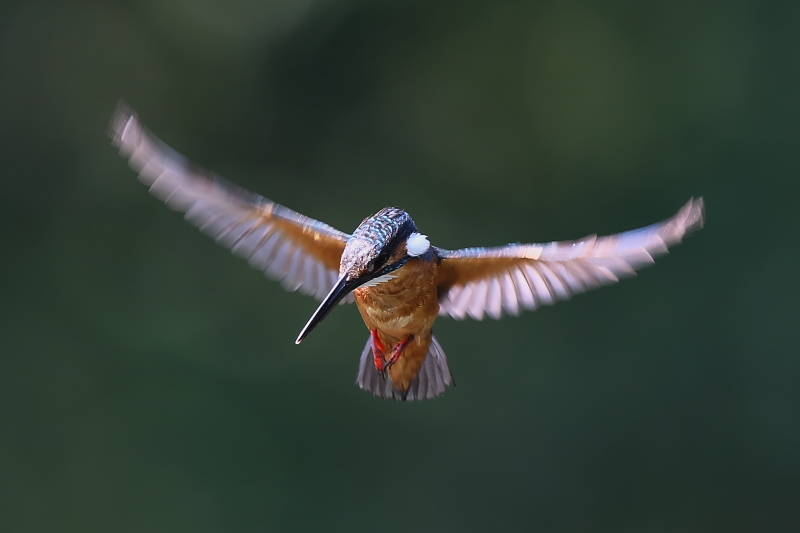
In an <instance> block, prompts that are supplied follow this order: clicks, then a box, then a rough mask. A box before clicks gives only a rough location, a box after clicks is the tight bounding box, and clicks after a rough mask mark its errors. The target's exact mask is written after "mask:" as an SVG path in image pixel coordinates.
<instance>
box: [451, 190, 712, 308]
mask: <svg viewBox="0 0 800 533" xmlns="http://www.w3.org/2000/svg"><path fill="white" fill-rule="evenodd" d="M704 214H705V207H704V204H703V199H702V198H692V199H691V200H689V202H688V203H687V204H686V205H684V206H683V207H682V208H681V210H680V211H678V213H677V214H676V215H675V216H673V217H672V218H670V219H668V220H665V221H663V222H659V223H658V224H653V225H652V226H647V227H646V228H642V229H638V230H633V231H626V232H624V233H618V234H616V235H609V236H607V237H597V236H594V235H593V236H589V237H586V238H584V239H581V240H578V241H572V242H551V243H549V244H510V245H508V246H501V247H497V248H467V249H463V250H452V251H451V250H442V249H437V252H438V254H439V256H440V257H441V258H442V263H441V267H440V268H439V271H438V274H437V276H438V277H437V285H438V288H439V300H440V302H439V305H440V309H439V314H442V315H450V316H452V317H453V318H456V319H463V318H466V317H467V316H468V315H469V316H471V317H472V318H474V319H477V320H481V319H483V317H484V315H488V316H490V317H492V318H500V317H501V316H502V314H503V310H504V309H505V311H506V313H508V314H511V315H517V314H519V313H520V311H522V310H523V309H531V310H532V309H536V308H537V307H539V306H540V305H551V304H553V303H555V302H556V301H558V300H566V299H568V298H570V297H571V296H572V295H573V294H580V293H582V292H585V291H587V290H589V289H593V288H595V287H600V286H602V285H609V284H611V283H616V282H617V281H618V280H619V279H621V278H624V277H628V276H633V275H635V274H636V270H638V269H640V268H643V267H645V266H647V265H649V264H651V263H653V258H654V257H656V256H658V255H661V254H664V253H666V252H667V248H668V247H670V246H673V245H675V244H678V243H679V242H681V239H683V237H684V236H685V235H687V234H688V233H690V232H692V231H695V230H698V229H700V228H701V227H702V226H703V217H704Z"/></svg>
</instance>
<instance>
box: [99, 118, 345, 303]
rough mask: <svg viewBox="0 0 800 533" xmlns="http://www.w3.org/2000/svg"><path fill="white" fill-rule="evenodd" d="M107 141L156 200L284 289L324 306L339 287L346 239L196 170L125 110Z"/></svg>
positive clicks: (294, 213)
mask: <svg viewBox="0 0 800 533" xmlns="http://www.w3.org/2000/svg"><path fill="white" fill-rule="evenodd" d="M109 136H110V137H111V139H112V142H113V144H114V145H115V146H116V147H117V148H119V151H120V154H121V155H122V156H124V157H126V158H127V159H128V163H129V164H130V166H131V168H133V169H134V170H135V171H137V172H138V173H139V180H140V181H141V182H142V183H144V184H145V185H147V186H148V187H149V188H150V192H151V193H152V194H153V196H155V197H156V198H158V199H160V200H163V201H164V202H165V203H166V204H167V205H168V206H169V207H171V208H172V209H175V210H176V211H181V212H183V213H185V214H184V218H185V219H186V220H188V221H189V222H190V223H192V224H193V225H195V226H197V227H198V228H200V230H201V231H203V232H204V233H206V234H207V235H209V236H211V237H213V238H214V239H215V240H216V241H217V242H218V243H220V244H223V245H224V246H227V247H228V248H230V249H231V251H233V253H235V254H237V255H240V256H242V257H244V258H246V259H247V260H248V262H249V263H250V264H251V265H252V266H253V267H255V268H258V269H261V270H263V271H264V273H265V274H266V275H267V276H268V277H270V278H273V279H277V280H282V281H283V286H284V287H285V288H286V289H288V290H290V291H294V290H300V292H303V293H305V294H309V295H312V296H314V297H316V298H317V299H318V300H322V299H323V298H324V297H325V295H326V294H327V293H328V291H329V290H330V289H331V287H333V285H334V284H335V282H336V279H337V277H338V274H339V259H340V258H341V255H342V251H344V246H345V244H346V243H347V238H348V237H349V235H347V234H346V233H342V232H341V231H338V230H336V229H334V228H332V227H330V226H328V225H327V224H323V223H322V222H319V221H317V220H314V219H311V218H308V217H305V216H303V215H301V214H300V213H296V212H294V211H292V210H291V209H288V208H286V207H283V206H282V205H279V204H276V203H274V202H272V201H270V200H268V199H266V198H264V197H262V196H259V195H257V194H254V193H251V192H248V191H246V190H244V189H241V188H239V187H237V186H235V185H233V184H231V183H229V182H227V181H225V180H224V179H222V178H220V177H219V176H217V175H216V174H213V173H212V172H209V171H207V170H205V169H203V168H200V167H198V166H196V165H194V164H192V163H191V162H190V161H188V160H187V159H186V158H184V157H183V156H182V155H180V154H179V153H177V152H175V151H174V150H172V149H171V148H170V147H169V146H167V145H166V144H164V143H163V142H161V141H160V140H159V139H158V138H157V137H156V136H155V135H153V134H152V133H151V132H150V130H148V129H147V128H145V127H144V126H143V125H142V123H141V122H140V121H139V117H137V116H136V114H135V113H134V112H133V111H132V110H131V109H129V108H128V107H127V106H126V105H125V104H120V105H119V107H118V108H117V110H116V112H115V113H114V117H113V118H112V120H111V124H110V126H109ZM351 300H352V297H351Z"/></svg>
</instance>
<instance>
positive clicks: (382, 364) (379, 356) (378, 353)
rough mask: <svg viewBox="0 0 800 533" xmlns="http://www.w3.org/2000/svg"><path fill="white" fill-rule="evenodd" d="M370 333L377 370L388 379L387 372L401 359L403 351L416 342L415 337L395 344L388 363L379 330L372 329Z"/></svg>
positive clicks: (412, 336)
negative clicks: (412, 342)
mask: <svg viewBox="0 0 800 533" xmlns="http://www.w3.org/2000/svg"><path fill="white" fill-rule="evenodd" d="M370 333H372V356H373V358H374V360H375V370H377V371H378V374H380V375H381V377H382V378H383V379H386V371H387V370H389V368H390V367H391V366H392V365H393V364H395V363H396V362H397V360H398V359H400V356H401V355H403V350H405V349H406V346H408V345H409V344H410V343H411V341H413V340H414V335H409V336H408V337H406V338H405V339H403V340H402V341H400V342H398V343H397V344H395V345H394V348H392V351H391V353H390V354H389V360H388V361H387V360H386V347H385V346H384V345H383V341H381V338H380V337H379V336H378V330H377V329H371V330H370Z"/></svg>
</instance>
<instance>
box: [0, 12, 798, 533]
mask: <svg viewBox="0 0 800 533" xmlns="http://www.w3.org/2000/svg"><path fill="white" fill-rule="evenodd" d="M798 29H800V4H798V3H797V2H788V1H787V2H770V3H759V2H746V1H736V0H734V1H726V2H722V1H701V2H695V1H691V2H690V1H685V0H678V1H675V2H662V3H658V4H653V5H646V4H643V3H641V2H636V1H633V0H620V1H614V2H588V1H578V0H575V1H568V2H556V1H542V2H518V1H510V0H505V1H503V0H500V1H495V2H459V1H455V0H452V1H440V2H423V1H406V2H398V1H389V0H385V1H375V0H372V1H370V0H350V1H347V0H234V1H230V0H228V1H223V0H141V1H118V2H101V1H99V0H95V1H92V0H85V1H79V0H76V1H71V2H64V1H61V0H49V1H48V0H32V1H25V2H22V1H4V2H2V3H0V158H1V160H2V183H3V190H2V194H0V216H2V218H3V219H4V221H5V224H4V225H3V227H4V228H5V230H4V232H3V241H4V246H3V248H4V250H5V252H4V253H3V255H2V257H3V260H2V263H1V266H0V272H1V273H2V279H3V293H2V298H1V299H0V313H2V316H1V317H0V318H1V320H0V339H2V340H0V530H2V531H4V532H39V531H42V532H49V531H80V532H109V531H114V532H117V531H118V532H144V531H146V532H162V531H163V532H181V531H191V532H193V533H200V532H247V531H385V532H394V531H398V532H415V531H545V532H550V531H552V532H561V531H565V532H568V531H636V532H639V531H646V532H700V531H703V532H705V531H725V532H732V531H788V530H793V529H794V528H796V527H800V505H798V504H800V418H798V407H800V389H798V378H800V350H798V347H797V339H796V336H795V334H792V332H793V331H796V329H795V328H796V327H797V319H798V312H797V297H798V296H799V295H800V290H798V289H799V287H798V276H797V269H798V266H797V265H798V261H800V252H798V247H797V234H798V229H800V226H799V225H798V215H797V212H798V211H797V200H798V193H799V192H800V186H799V185H798V179H797V175H798V171H799V170H800V160H799V159H798V153H799V152H798V141H797V124H798V119H800V103H798V102H799V100H798V92H797V88H798V82H800V62H799V61H798V50H800V31H798ZM120 98H124V99H125V100H126V101H128V103H129V104H130V105H131V106H132V107H134V108H135V109H136V110H137V111H138V112H139V114H140V116H141V118H142V120H143V121H144V122H145V123H146V124H147V125H148V126H149V127H150V128H151V129H152V130H153V131H154V132H156V134H157V135H159V136H160V137H161V138H162V139H163V140H164V141H165V142H167V143H169V144H170V145H172V146H173V147H174V148H176V149H177V150H179V151H181V152H182V153H184V154H185V155H187V156H188V157H189V158H191V159H192V160H194V161H196V162H197V163H199V164H202V165H204V166H206V167H208V168H210V169H213V170H215V171H216V172H218V173H220V174H221V175H222V176H224V177H226V178H228V179H229V180H231V181H233V182H235V183H238V184H240V185H242V186H244V187H247V188H249V189H251V190H253V191H256V192H259V193H261V194H263V195H265V196H267V197H268V198H271V199H273V200H275V201H277V202H280V203H283V204H285V205H287V206H289V207H291V208H293V209H296V210H298V211H300V212H302V213H304V214H306V215H308V216H311V217H314V218H317V219H320V220H323V221H325V222H327V223H329V224H331V225H333V226H335V227H337V228H339V229H341V230H343V231H347V232H350V231H352V230H353V229H354V228H355V227H356V226H357V225H358V223H359V222H360V221H361V220H362V219H363V218H364V217H365V216H367V215H369V214H371V213H373V212H375V211H377V210H379V209H380V208H382V207H384V206H386V205H398V206H402V207H404V208H406V209H407V210H408V211H410V212H411V214H412V215H413V216H414V218H415V221H416V223H417V225H418V226H419V227H420V229H421V230H422V231H423V232H424V233H426V234H428V235H429V236H430V237H431V240H432V241H433V243H434V244H436V245H438V246H441V247H445V248H457V247H464V246H474V245H500V244H505V243H508V242H516V241H522V242H547V241H551V240H561V239H574V238H578V237H582V236H584V235H587V234H590V233H595V232H597V233H601V234H603V233H613V232H618V231H623V230H627V229H633V228H637V227H641V226H644V225H647V224H650V223H653V222H656V221H659V220H662V219H664V218H666V217H668V216H671V215H672V214H673V213H674V212H675V211H677V209H678V208H679V207H680V206H681V205H682V204H683V203H684V202H685V201H687V200H688V199H689V198H690V197H691V196H699V195H702V196H704V197H705V198H706V202H707V207H708V215H707V227H706V229H704V230H703V231H701V232H700V233H698V234H696V235H694V236H692V237H691V238H689V239H688V240H687V241H686V242H685V243H684V244H683V245H681V246H679V247H677V248H676V249H674V250H673V253H672V254H670V255H668V256H666V257H663V258H662V259H661V260H660V261H659V262H658V264H657V265H656V266H654V267H653V268H650V269H647V270H645V271H643V272H642V273H641V275H640V276H639V277H638V278H636V279H633V280H628V281H625V282H623V283H621V284H619V285H617V286H615V287H612V288H605V289H601V290H598V291H595V292H592V293H589V294H586V295H583V296H580V297H578V298H575V299H574V300H573V301H570V302H567V303H561V304H558V305H556V306H554V307H549V308H545V309H542V310H540V311H537V312H535V313H526V314H523V315H522V316H520V317H517V318H506V319H504V320H502V321H491V320H489V321H485V322H481V323H466V322H455V321H452V320H448V319H441V320H440V321H439V322H438V323H437V329H436V333H437V337H438V338H439V339H440V341H441V343H442V345H443V346H444V348H445V351H446V352H447V354H448V356H449V359H450V362H451V367H452V370H453V374H454V376H455V377H456V380H457V382H458V388H456V389H451V390H450V391H449V392H448V393H447V394H446V395H445V396H444V397H442V398H438V399H436V400H433V401H426V402H422V403H414V404H400V403H395V402H385V401H380V400H377V399H374V398H372V397H371V396H370V395H368V394H367V393H365V392H363V391H360V390H359V389H358V388H357V387H356V386H355V385H354V379H355V374H356V369H357V363H358V357H359V355H360V353H361V349H362V347H363V345H364V342H365V341H366V339H367V335H368V332H367V330H366V328H365V327H364V325H363V323H362V322H361V319H360V317H359V316H358V313H357V310H356V309H355V307H353V306H347V307H341V308H339V309H337V310H336V312H334V313H333V314H332V315H331V316H330V317H329V318H328V319H327V320H326V321H325V322H324V323H323V324H322V325H321V326H320V327H319V328H318V329H317V330H316V331H314V333H313V335H311V336H310V337H309V338H308V340H307V341H306V342H305V343H303V345H301V346H295V345H294V339H295V336H296V335H297V333H298V332H299V330H300V328H301V327H302V326H303V324H304V323H305V322H306V320H307V319H308V317H309V316H310V314H311V313H312V312H313V310H314V309H315V307H316V305H317V304H316V302H315V301H313V300H312V299H310V298H307V297H304V296H300V295H297V294H291V293H286V292H284V291H283V289H282V288H281V287H280V285H279V284H278V283H275V282H272V281H268V280H266V279H264V277H263V275H262V274H261V273H260V272H257V271H255V270H253V269H250V268H249V267H248V265H247V264H246V262H244V261H242V260H240V259H238V258H236V257H234V256H232V255H231V254H230V253H229V252H228V251H227V250H225V249H224V248H222V247H220V246H217V245H216V244H214V243H213V241H211V240H210V239H208V238H206V237H205V236H203V235H201V234H200V233H199V232H198V231H196V230H195V229H194V228H192V227H191V226H190V225H188V224H187V223H185V222H184V221H183V220H182V219H181V216H180V215H179V214H177V213H174V212H171V211H170V210H168V209H167V208H165V207H164V206H163V205H161V203H160V202H158V201H156V200H154V199H153V198H152V197H150V196H149V195H148V193H147V191H146V189H145V188H144V187H143V186H142V185H141V184H140V183H138V182H137V180H136V179H135V174H134V173H133V172H132V171H131V170H130V169H129V168H128V167H127V165H126V164H125V162H124V161H123V160H122V159H121V158H120V157H119V156H118V155H117V154H116V151H115V150H114V149H113V148H112V147H111V145H110V142H109V140H108V138H107V137H106V134H105V131H106V126H107V123H108V120H109V118H110V116H111V113H112V112H113V110H114V107H115V105H116V104H117V102H118V100H119V99H120ZM792 324H794V326H792Z"/></svg>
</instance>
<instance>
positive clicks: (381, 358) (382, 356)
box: [369, 329, 386, 379]
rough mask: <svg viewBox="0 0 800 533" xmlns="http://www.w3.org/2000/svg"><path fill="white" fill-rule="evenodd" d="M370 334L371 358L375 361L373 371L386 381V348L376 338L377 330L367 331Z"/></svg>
mask: <svg viewBox="0 0 800 533" xmlns="http://www.w3.org/2000/svg"><path fill="white" fill-rule="evenodd" d="M369 331H370V333H372V357H373V358H374V360H375V370H377V371H378V374H380V375H381V377H382V378H383V379H386V347H385V346H384V345H383V341H381V338H380V337H379V336H378V330H377V329H371V330H369Z"/></svg>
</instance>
